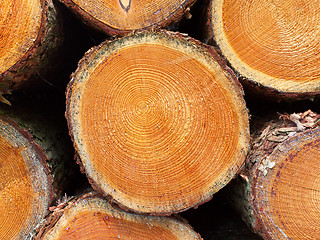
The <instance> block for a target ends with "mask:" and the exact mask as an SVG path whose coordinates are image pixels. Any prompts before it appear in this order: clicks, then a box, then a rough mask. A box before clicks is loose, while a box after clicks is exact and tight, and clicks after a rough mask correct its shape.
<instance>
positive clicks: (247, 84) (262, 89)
mask: <svg viewBox="0 0 320 240" xmlns="http://www.w3.org/2000/svg"><path fill="white" fill-rule="evenodd" d="M204 2H205V6H207V10H206V11H205V14H204V15H205V18H204V23H203V25H204V30H203V32H204V36H203V41H205V42H207V43H208V44H210V45H213V46H215V47H216V48H217V49H218V52H219V54H220V55H221V57H222V58H223V59H225V61H226V62H227V65H228V66H229V67H230V68H231V69H232V70H233V71H234V72H235V74H236V75H237V77H238V79H239V81H240V82H241V84H242V85H243V86H244V89H245V91H246V92H247V93H248V95H252V96H253V97H256V98H261V95H262V97H263V98H266V99H268V100H272V101H277V102H280V101H299V100H304V99H311V100H313V99H314V98H315V97H318V98H319V97H320V90H319V91H313V92H283V91H280V90H278V89H275V88H272V87H269V86H265V85H263V84H261V83H259V82H256V81H254V80H253V79H250V78H247V77H246V76H243V75H242V74H241V73H240V72H239V71H237V69H235V68H234V67H233V66H232V64H231V63H230V62H229V61H228V60H227V58H226V57H225V56H224V55H223V52H222V51H221V49H220V47H219V45H218V44H217V41H216V39H215V36H214V33H213V27H212V26H213V22H212V21H211V20H212V9H213V6H212V5H213V4H215V0H204Z"/></svg>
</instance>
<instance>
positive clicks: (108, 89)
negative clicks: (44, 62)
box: [67, 33, 248, 214]
mask: <svg viewBox="0 0 320 240" xmlns="http://www.w3.org/2000/svg"><path fill="white" fill-rule="evenodd" d="M131 40H132V42H131ZM191 41H192V40H190V42H187V41H185V40H183V38H181V39H179V38H178V39H175V38H174V37H172V38H171V37H170V34H168V35H166V34H164V33H161V34H158V33H145V34H144V33H142V34H140V35H137V36H132V37H127V38H124V39H120V40H118V41H115V42H113V43H112V44H111V45H110V46H108V45H106V44H105V45H102V46H100V49H99V51H95V49H93V50H92V52H91V55H87V56H86V60H83V61H82V62H81V63H82V64H84V65H82V66H81V68H79V69H78V71H77V73H76V74H75V75H74V80H73V81H72V82H71V85H70V87H71V88H72V90H69V93H72V96H70V95H69V94H68V97H70V99H71V102H69V103H68V111H67V119H68V120H69V127H70V130H71V133H72V136H73V138H74V140H75V145H76V149H77V150H78V151H79V153H80V158H81V162H82V164H83V165H84V168H85V169H86V173H87V175H88V177H89V178H90V179H91V180H92V181H93V184H94V186H96V187H98V188H99V189H101V190H102V191H103V192H104V193H106V194H109V195H111V196H112V197H113V198H114V199H115V200H116V201H117V202H119V203H120V204H122V205H124V206H125V207H127V208H130V209H133V210H134V211H137V212H156V213H158V214H159V213H162V214H167V213H169V212H172V211H181V210H182V209H186V208H189V207H192V206H195V205H198V204H200V203H201V202H204V201H207V200H208V199H210V197H211V196H212V194H213V193H215V192H216V191H218V190H219V189H220V188H221V187H223V186H224V185H225V184H226V183H227V182H228V181H229V180H230V178H232V176H234V174H236V172H237V171H238V169H239V168H240V166H241V165H242V163H243V160H244V156H245V152H246V151H247V147H248V119H247V115H246V109H245V106H244V101H243V99H242V96H241V94H240V92H239V89H238V86H237V85H235V84H234V82H233V79H232V80H231V79H230V78H229V77H230V76H229V75H227V74H226V73H225V72H224V70H223V69H222V68H221V66H220V65H219V64H218V63H217V62H215V61H214V59H213V56H211V55H210V54H208V53H207V54H208V55H206V53H204V52H205V51H206V49H204V48H202V46H201V45H199V46H197V47H195V46H194V45H192V44H189V43H191ZM198 47H199V48H198ZM201 51H204V52H201ZM97 56H98V57H97ZM93 62H95V64H93ZM85 63H89V65H86V64H85Z"/></svg>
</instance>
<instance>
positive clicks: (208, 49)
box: [65, 30, 249, 216]
mask: <svg viewBox="0 0 320 240" xmlns="http://www.w3.org/2000/svg"><path fill="white" fill-rule="evenodd" d="M149 32H151V33H160V34H164V35H165V36H166V37H169V38H170V37H172V38H178V39H179V40H182V41H183V42H190V43H191V44H192V45H198V46H199V47H202V48H203V50H204V51H202V53H203V54H204V55H206V57H209V58H213V60H214V61H215V62H216V63H218V64H219V66H220V67H221V68H222V69H223V71H224V72H225V73H226V74H227V76H228V78H229V80H230V81H231V82H232V83H231V84H232V85H234V90H235V92H236V93H237V97H239V98H240V97H243V96H244V91H243V88H242V85H241V84H240V82H239V80H238V78H237V77H236V75H235V73H234V72H233V71H232V69H231V68H230V67H229V66H228V65H227V62H226V61H225V60H224V59H223V58H222V57H221V56H220V55H219V54H218V53H217V49H216V48H215V47H213V46H209V45H206V44H204V43H202V42H200V41H198V40H196V39H194V38H191V37H189V36H188V35H187V34H184V33H179V32H171V31H167V30H152V31H141V32H138V33H134V32H133V33H131V34H130V35H128V36H126V37H130V36H131V35H135V34H141V35H143V34H148V33H149ZM110 42H112V41H108V40H107V41H105V42H102V43H101V44H100V45H98V46H96V47H93V48H91V49H89V50H88V51H87V52H86V53H85V55H84V57H83V58H82V59H81V60H80V61H79V63H78V68H77V69H76V71H75V72H74V73H72V74H71V80H70V82H69V83H68V86H67V89H66V112H65V117H66V119H67V124H68V129H69V135H70V137H71V140H72V142H73V146H74V148H75V150H76V154H75V159H76V161H77V163H78V165H79V166H80V170H81V172H82V173H84V174H85V175H86V177H87V179H88V180H89V182H90V184H91V185H92V187H93V188H94V189H95V190H96V191H98V192H100V193H101V194H103V195H104V196H105V197H106V198H108V199H109V201H112V202H113V203H116V204H117V205H118V206H120V207H121V208H122V209H124V210H125V211H128V212H132V213H137V214H148V215H154V216H169V215H171V214H175V213H180V212H183V211H186V210H188V209H191V208H195V209H196V208H197V207H198V206H200V205H202V204H204V203H206V202H208V201H210V200H211V199H212V197H213V195H214V193H216V192H218V191H219V190H221V189H222V188H223V187H224V186H226V184H227V183H228V182H230V181H231V180H232V179H233V178H234V177H235V176H236V175H237V174H238V173H239V172H240V171H241V170H242V168H243V167H244V166H245V162H243V163H242V165H241V166H240V167H239V169H238V170H237V171H236V172H234V173H233V174H232V176H230V172H232V171H233V169H229V171H228V172H227V174H226V175H227V177H226V179H225V181H224V182H222V183H221V184H219V189H218V190H217V191H215V192H214V193H213V194H211V196H210V197H208V198H207V199H205V200H203V201H200V202H198V203H196V204H194V205H192V206H188V207H186V208H183V209H180V210H177V209H173V210H172V211H170V212H157V211H154V212H142V211H137V210H134V209H131V208H129V207H127V206H124V205H123V204H121V203H119V202H118V201H116V200H115V199H113V197H112V196H111V195H109V194H106V193H104V191H103V190H102V189H101V188H100V187H99V186H98V185H97V184H96V183H95V182H94V180H93V179H92V178H91V177H90V176H89V175H88V173H87V171H86V170H85V167H84V166H83V163H82V162H81V159H80V156H79V155H78V154H77V153H78V152H79V148H78V146H77V144H76V141H75V139H74V137H73V135H74V134H73V129H72V123H71V122H72V120H71V117H69V116H70V115H71V114H70V104H71V95H72V94H73V89H72V86H73V84H74V81H75V78H74V77H75V76H76V75H77V74H79V73H80V72H81V71H80V67H81V66H82V65H83V64H86V63H88V62H91V60H90V59H91V57H92V55H94V52H95V51H98V50H99V49H100V48H102V47H103V46H104V45H105V44H106V43H110ZM244 104H245V103H244ZM244 107H245V105H244ZM244 110H245V111H246V112H245V114H248V109H244ZM248 129H249V126H248ZM248 138H249V136H248ZM248 141H249V140H248ZM248 144H249V143H248ZM248 148H249V146H248ZM247 151H248V149H247ZM175 208H176V207H175Z"/></svg>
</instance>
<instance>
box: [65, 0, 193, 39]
mask: <svg viewBox="0 0 320 240" xmlns="http://www.w3.org/2000/svg"><path fill="white" fill-rule="evenodd" d="M60 1H62V2H64V3H65V4H66V5H67V6H68V7H70V8H71V9H72V10H73V11H74V12H76V13H77V14H78V15H79V16H80V17H81V18H82V19H83V20H84V21H85V22H86V23H88V24H89V25H91V26H92V27H93V28H98V29H99V30H102V31H104V32H106V33H107V34H109V35H114V34H115V35H124V34H127V33H129V32H131V31H134V30H140V29H155V28H160V27H167V26H168V25H169V24H171V23H174V22H177V21H178V20H179V19H181V18H182V17H183V15H184V13H185V11H186V10H187V9H188V8H189V7H191V6H192V5H193V4H194V2H195V0H175V1H168V0H161V1H142V0H139V1H137V0H116V1H106V0H96V1H86V0H76V1H75V0H73V1H70V0H60Z"/></svg>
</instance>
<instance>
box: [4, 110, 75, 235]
mask: <svg viewBox="0 0 320 240" xmlns="http://www.w3.org/2000/svg"><path fill="white" fill-rule="evenodd" d="M18 113H19V114H18ZM0 125H1V126H0V212H1V214H0V222H1V227H0V239H29V238H30V237H31V236H32V235H33V234H34V232H33V230H34V229H35V228H36V226H37V225H38V224H40V222H41V221H42V220H43V218H44V217H45V216H46V215H47V213H48V207H49V205H50V204H51V203H52V201H54V200H55V199H58V198H60V196H62V194H63V192H64V187H65V186H66V185H65V183H66V178H67V177H68V176H69V175H70V174H69V173H68V171H69V170H70V168H68V162H69V163H70V160H72V155H71V157H70V154H69V155H68V152H70V150H68V149H67V145H65V141H64V138H62V135H61V134H60V129H57V126H56V125H55V123H53V122H52V121H51V122H50V121H47V120H46V119H45V118H41V117H39V116H38V114H35V113H34V112H29V109H28V107H27V106H26V104H23V106H21V105H15V106H14V107H13V108H10V107H9V106H3V107H2V108H1V109H0Z"/></svg>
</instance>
